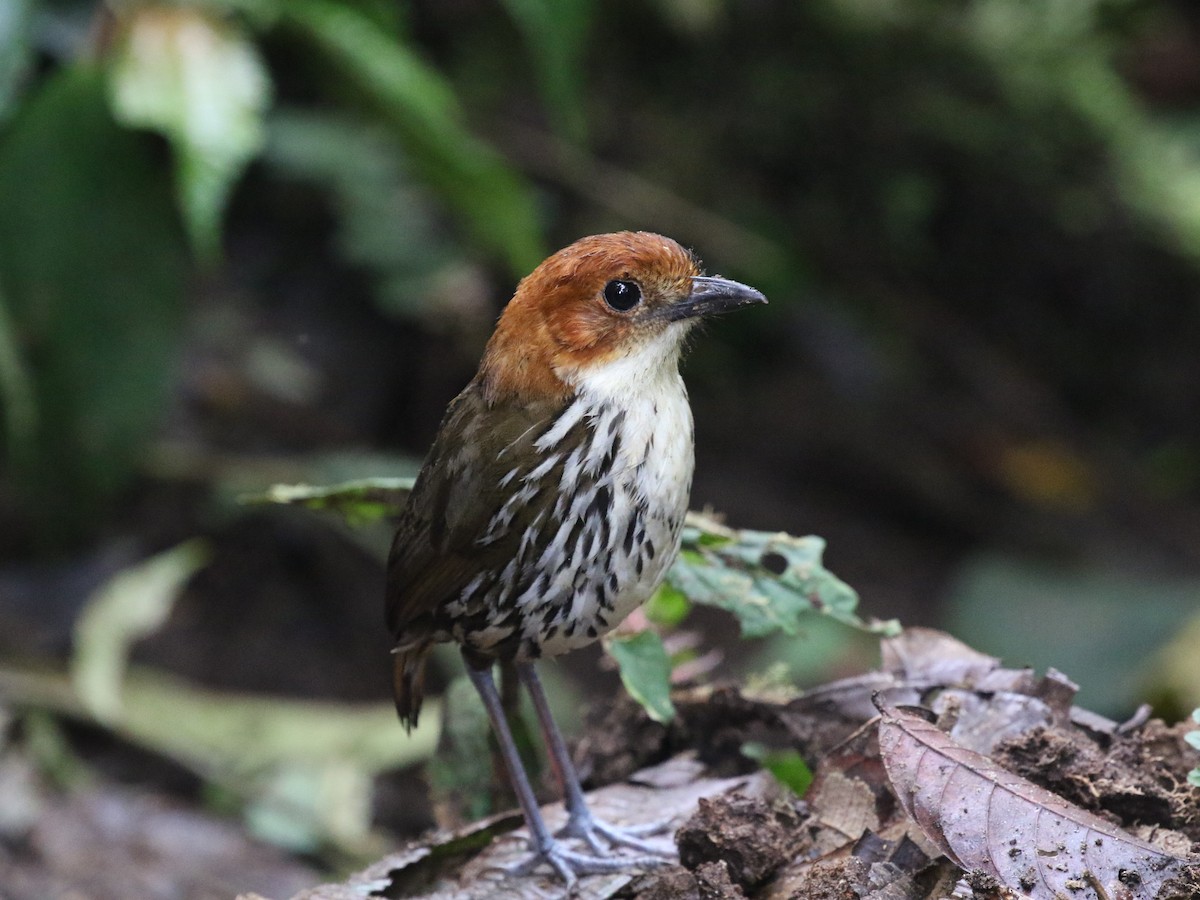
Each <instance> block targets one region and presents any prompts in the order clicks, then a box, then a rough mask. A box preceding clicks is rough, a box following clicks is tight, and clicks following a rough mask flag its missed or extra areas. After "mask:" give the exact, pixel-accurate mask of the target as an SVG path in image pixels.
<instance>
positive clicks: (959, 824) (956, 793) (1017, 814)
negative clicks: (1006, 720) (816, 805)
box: [879, 707, 1192, 900]
mask: <svg viewBox="0 0 1200 900" xmlns="http://www.w3.org/2000/svg"><path fill="white" fill-rule="evenodd" d="M882 714H883V715H882V718H881V720H880V723H879V748H880V754H881V756H882V758H883V762H884V765H885V766H886V767H887V772H888V777H889V778H890V779H891V782H892V786H893V788H894V790H895V792H896V797H897V799H898V800H899V801H900V803H901V805H902V806H903V807H904V809H905V811H906V812H907V813H908V814H909V816H910V817H911V818H912V819H913V821H914V822H916V823H917V825H919V826H920V828H921V829H922V831H924V832H925V834H926V835H927V836H928V837H929V838H930V840H932V841H934V842H935V843H936V844H937V845H938V847H940V848H941V850H942V852H943V853H945V854H946V856H947V857H949V858H950V859H951V860H952V861H954V863H955V864H957V865H958V866H960V867H962V868H963V869H966V870H968V871H981V872H985V873H987V874H990V875H993V876H995V877H996V878H997V879H998V880H999V881H1000V882H1001V883H1003V884H1004V885H1007V886H1008V887H1010V888H1013V889H1016V890H1020V891H1021V892H1023V893H1025V894H1027V895H1029V896H1030V897H1032V898H1034V900H1042V898H1045V900H1057V898H1060V897H1064V896H1068V897H1071V898H1073V900H1105V898H1111V897H1126V898H1129V900H1152V898H1153V897H1154V896H1155V895H1156V894H1157V893H1158V891H1159V889H1160V888H1161V887H1162V885H1163V883H1164V882H1165V881H1167V880H1168V879H1169V878H1171V877H1173V876H1175V875H1177V874H1179V873H1180V872H1181V870H1182V869H1183V867H1184V866H1186V865H1187V864H1188V863H1189V862H1192V860H1188V859H1185V858H1183V857H1179V856H1174V855H1171V854H1169V853H1166V852H1164V851H1163V850H1162V849H1160V848H1159V847H1156V846H1155V845H1153V844H1150V843H1147V842H1146V841H1142V840H1139V839H1138V838H1135V837H1133V836H1132V835H1130V834H1128V833H1126V832H1124V831H1122V830H1120V829H1119V828H1116V827H1114V826H1113V825H1111V824H1109V823H1108V822H1106V821H1104V820H1103V819H1101V818H1099V817H1097V816H1095V815H1092V814H1091V813H1089V812H1087V811H1086V810H1083V809H1081V808H1079V807H1077V806H1074V805H1072V804H1070V803H1067V802H1066V801H1065V800H1063V799H1062V798H1061V797H1058V796H1056V795H1054V794H1052V793H1050V792H1049V791H1047V790H1045V789H1043V788H1040V787H1038V786H1037V785H1035V784H1033V783H1032V782H1029V781H1026V780H1025V779H1023V778H1021V777H1019V776H1017V775H1014V774H1012V773H1011V772H1008V771H1007V770H1005V769H1002V768H1000V767H999V766H998V765H996V763H994V762H992V761H991V760H990V759H988V758H987V757H986V756H982V755H980V754H978V753H976V752H974V751H972V750H968V749H966V748H965V747H962V746H960V745H959V744H957V743H955V742H954V741H953V740H952V739H951V738H950V737H949V736H947V735H946V734H944V733H943V732H941V731H939V730H938V729H937V728H936V727H935V726H934V725H932V724H931V723H930V722H928V721H926V720H925V719H923V718H921V717H920V716H918V715H915V714H913V713H910V712H906V711H903V710H900V709H897V708H895V707H886V708H884V709H883V710H882Z"/></svg>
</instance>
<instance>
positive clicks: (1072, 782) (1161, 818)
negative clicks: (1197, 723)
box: [995, 720, 1200, 841]
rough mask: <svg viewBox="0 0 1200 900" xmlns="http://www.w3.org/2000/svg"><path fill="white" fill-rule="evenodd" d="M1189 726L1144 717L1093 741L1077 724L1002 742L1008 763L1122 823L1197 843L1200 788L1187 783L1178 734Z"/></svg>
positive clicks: (1000, 750) (999, 753)
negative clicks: (1125, 730) (1133, 727)
mask: <svg viewBox="0 0 1200 900" xmlns="http://www.w3.org/2000/svg"><path fill="white" fill-rule="evenodd" d="M1190 728H1191V725H1189V724H1188V723H1182V724H1180V725H1177V726H1168V725H1165V724H1164V723H1162V722H1161V721H1157V720H1154V721H1151V722H1148V723H1147V724H1146V725H1145V727H1143V728H1140V729H1138V730H1137V731H1135V732H1132V733H1129V734H1116V735H1113V736H1112V737H1111V738H1104V739H1102V740H1096V739H1093V738H1091V737H1085V736H1084V734H1083V733H1082V732H1081V731H1079V730H1070V731H1067V730H1063V729H1060V728H1056V727H1044V728H1035V729H1032V730H1031V731H1029V732H1026V733H1025V734H1022V735H1019V736H1017V737H1015V738H1012V739H1010V740H1007V741H1004V742H1002V743H1001V744H999V745H998V747H997V748H996V753H995V758H996V761H997V762H998V763H1000V764H1001V765H1003V766H1004V767H1005V768H1007V769H1010V770H1011V771H1013V772H1016V773H1017V774H1019V775H1022V776H1024V777H1025V778H1028V779H1029V780H1030V781H1032V782H1034V783H1035V784H1039V785H1041V786H1042V787H1044V788H1046V789H1048V790H1051V791H1053V792H1054V793H1056V794H1058V795H1059V796H1061V797H1064V798H1065V799H1067V800H1069V801H1070V802H1072V803H1074V804H1076V805H1078V806H1081V807H1083V808H1084V809H1087V810H1090V811H1092V812H1094V813H1097V814H1099V815H1101V816H1104V817H1106V818H1108V819H1109V820H1111V821H1113V822H1114V823H1115V824H1119V825H1121V826H1122V827H1125V828H1131V827H1134V826H1152V827H1155V828H1164V829H1170V830H1173V831H1178V832H1180V833H1182V834H1184V835H1186V836H1187V837H1188V838H1189V839H1190V840H1192V841H1200V794H1198V792H1197V791H1196V790H1195V789H1194V788H1192V787H1191V786H1190V785H1189V784H1188V783H1187V772H1188V769H1189V768H1191V765H1192V763H1190V762H1189V761H1185V754H1186V753H1187V751H1188V749H1189V748H1188V745H1187V744H1186V743H1185V742H1184V740H1183V735H1184V733H1185V732H1186V731H1188V730H1190Z"/></svg>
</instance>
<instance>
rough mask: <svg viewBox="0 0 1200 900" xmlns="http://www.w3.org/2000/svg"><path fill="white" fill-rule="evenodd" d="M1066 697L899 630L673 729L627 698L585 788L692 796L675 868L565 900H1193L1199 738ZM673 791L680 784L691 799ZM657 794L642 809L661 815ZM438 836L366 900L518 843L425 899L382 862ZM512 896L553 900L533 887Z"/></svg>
mask: <svg viewBox="0 0 1200 900" xmlns="http://www.w3.org/2000/svg"><path fill="white" fill-rule="evenodd" d="M1074 691H1075V687H1074V685H1073V684H1072V683H1071V682H1070V681H1069V680H1068V679H1067V678H1066V677H1065V676H1063V675H1061V674H1060V673H1057V672H1054V671H1051V672H1048V673H1047V674H1046V675H1043V676H1040V677H1038V676H1035V675H1034V673H1033V672H1031V671H1030V670H1027V669H1009V668H1005V667H1003V666H1002V665H1001V663H1000V662H999V661H998V660H996V659H994V658H992V657H988V656H985V655H983V654H979V653H977V652H975V651H973V650H971V649H970V648H969V647H966V646H964V645H963V644H961V643H960V642H958V641H956V640H954V639H953V638H950V637H949V636H947V635H944V634H941V633H939V632H935V631H930V630H926V629H910V630H909V631H907V632H905V633H903V634H901V635H899V636H898V637H894V638H886V639H885V640H884V642H883V666H882V667H881V669H880V670H879V671H876V672H872V673H869V674H867V675H864V676H858V677H856V678H851V679H846V680H843V681H840V682H836V683H833V684H829V685H825V686H824V687H822V688H819V689H816V690H813V691H809V692H807V693H805V694H803V695H801V696H799V697H795V698H792V699H787V700H780V699H778V698H776V697H760V696H756V695H755V694H754V693H753V692H752V691H748V690H742V689H736V688H732V687H718V688H692V689H685V690H677V691H676V692H675V693H674V695H673V700H674V703H675V706H676V709H677V715H676V717H675V718H674V719H672V720H671V721H670V722H655V721H653V720H651V719H650V718H649V717H648V716H647V714H646V713H645V711H644V710H643V709H642V708H641V707H640V706H639V705H637V704H636V703H634V702H633V701H631V700H628V699H626V700H623V701H619V702H617V703H616V704H615V705H613V706H611V707H608V708H607V709H605V710H603V711H602V712H601V714H600V715H599V717H598V718H597V719H595V720H594V721H592V722H591V723H590V727H589V728H588V729H587V732H586V735H585V737H584V739H583V740H582V741H581V742H580V745H579V747H578V748H577V749H578V754H577V755H578V756H579V757H580V759H581V761H582V762H583V763H584V771H585V772H586V773H588V774H589V775H590V783H589V785H588V786H589V787H593V786H595V785H596V784H600V783H610V782H615V784H613V785H612V787H610V788H605V789H602V790H601V791H600V792H599V793H600V794H601V795H602V794H603V792H604V791H611V790H614V789H616V790H618V791H628V790H634V791H645V790H648V789H650V790H655V789H658V788H656V787H655V785H656V784H657V785H659V787H660V788H661V784H662V782H661V781H658V782H656V781H655V779H656V778H658V779H661V778H662V775H661V773H662V772H663V771H671V772H674V773H675V775H674V777H675V778H676V779H677V780H676V781H674V782H672V785H673V789H674V790H675V791H676V793H675V795H674V796H675V797H676V799H677V802H678V801H679V798H682V797H684V796H686V797H687V799H686V802H683V805H682V808H681V807H680V806H678V805H677V806H675V807H672V812H671V815H672V816H674V817H676V825H675V828H676V831H675V843H676V846H677V848H678V850H679V852H680V857H681V862H680V863H679V864H678V865H668V866H665V867H661V868H658V869H655V870H652V871H648V872H643V873H637V872H628V873H624V874H623V876H622V877H621V878H612V877H604V878H600V877H595V878H585V879H583V880H582V881H581V883H580V884H579V886H578V888H577V890H576V893H575V896H577V897H581V898H591V897H595V898H601V897H605V898H608V897H613V898H626V900H632V898H638V900H659V898H667V897H671V898H675V897H679V898H695V900H699V898H768V900H785V898H786V900H792V898H796V900H801V898H804V900H809V898H811V900H833V898H855V900H925V898H929V900H933V898H938V900H941V898H955V900H969V898H975V900H983V898H991V900H998V898H1033V900H1060V898H1071V900H1183V898H1196V897H1200V856H1198V855H1197V854H1196V853H1195V847H1196V846H1197V845H1196V843H1195V842H1196V841H1198V840H1200V797H1198V796H1197V794H1196V792H1195V791H1194V790H1193V789H1191V788H1189V787H1188V785H1187V773H1188V771H1189V769H1191V768H1193V767H1194V766H1195V763H1196V760H1195V750H1193V749H1192V748H1191V747H1190V746H1189V745H1188V743H1187V741H1186V740H1185V739H1184V734H1185V733H1186V732H1187V730H1188V729H1189V728H1190V727H1191V726H1190V725H1189V724H1188V723H1182V724H1181V725H1179V726H1175V727H1168V726H1166V725H1164V724H1163V723H1161V722H1158V721H1156V720H1147V717H1146V716H1145V715H1144V714H1140V715H1138V716H1136V717H1135V718H1134V719H1133V720H1131V721H1130V722H1129V723H1125V724H1121V723H1117V722H1112V721H1110V720H1108V719H1105V718H1104V717H1101V716H1098V715H1096V714H1094V713H1090V712H1088V711H1086V710H1081V709H1079V708H1077V707H1075V706H1074V705H1073V703H1072V701H1073V697H1074ZM875 704H878V705H879V707H880V709H881V711H882V714H881V715H875ZM910 707H917V708H915V709H914V708H910ZM748 745H749V746H751V747H753V748H754V749H753V750H752V755H753V756H757V757H761V756H762V753H763V748H767V749H768V750H769V751H771V752H796V753H799V754H800V755H801V756H803V757H804V758H805V759H806V760H808V761H809V763H810V764H811V765H812V766H813V768H814V779H813V782H812V785H811V787H810V788H809V790H808V792H807V793H806V795H805V796H804V797H803V798H802V799H800V798H797V797H796V796H795V795H794V794H793V793H792V792H791V791H790V790H789V789H787V788H786V787H784V786H783V785H782V784H780V783H778V782H777V781H775V780H774V779H773V778H772V777H771V776H770V775H769V774H767V773H765V772H763V771H760V770H758V764H757V763H756V761H755V760H754V759H751V758H749V757H747V756H746V755H745V753H743V752H742V751H743V750H744V749H746V748H747V747H748ZM685 760H691V761H692V762H690V763H685V762H684V761H685ZM656 773H658V774H656ZM680 778H683V779H684V780H685V781H686V780H687V779H694V780H693V781H692V782H691V784H692V785H693V786H692V788H690V792H689V791H687V790H683V788H682V787H681V784H680V782H679V780H678V779H680ZM722 779H725V780H724V781H722ZM681 791H682V793H681ZM652 796H654V795H643V800H642V802H644V803H649V804H650V805H651V806H652V807H654V806H657V805H658V802H659V801H658V800H657V799H650V797H652ZM662 796H663V797H665V796H666V794H663V795H662ZM549 809H550V810H551V814H552V815H553V814H554V812H553V811H554V810H559V812H560V813H561V808H560V807H558V806H557V805H552V806H551V807H549ZM508 821H509V825H510V826H512V825H515V824H516V822H515V821H514V820H512V819H511V817H510V819H509V820H508ZM439 840H446V837H445V836H442V837H441V838H439V837H437V836H434V837H432V838H428V839H426V841H425V842H416V844H415V845H413V846H410V847H408V848H405V849H404V850H402V851H401V853H400V854H397V855H395V856H394V857H391V859H392V860H393V864H392V868H388V865H389V864H388V863H387V860H384V861H381V862H380V863H379V864H377V865H376V866H375V867H372V869H371V870H368V872H367V873H362V874H361V875H360V876H356V877H357V878H360V879H362V878H365V877H366V876H367V874H370V875H372V876H373V877H374V879H375V880H374V881H373V882H371V884H372V887H371V890H374V891H375V893H374V894H373V895H374V896H439V897H467V896H476V895H477V894H472V893H471V891H472V890H477V887H478V882H477V881H476V880H474V879H475V876H473V875H472V874H471V873H472V872H478V871H480V867H483V868H486V867H487V862H488V860H489V859H493V858H494V857H493V856H492V855H493V854H496V853H507V852H511V851H512V848H513V846H514V842H513V841H512V840H506V839H503V838H500V837H499V836H498V835H497V837H496V840H495V841H494V842H493V843H491V844H489V845H488V846H487V847H485V848H484V849H483V850H482V851H480V852H479V853H478V855H474V856H471V861H470V862H469V863H467V864H466V865H467V867H468V868H467V869H463V868H462V867H461V866H458V867H455V866H451V867H450V868H449V869H447V870H443V871H442V872H441V874H440V877H441V878H442V879H443V880H442V881H441V882H439V884H438V886H437V887H436V890H435V891H434V893H429V894H426V893H422V892H421V890H420V889H415V885H413V884H411V883H409V884H408V885H407V887H402V885H404V884H405V879H404V876H403V871H404V866H402V865H397V864H395V863H396V862H397V861H399V860H400V859H402V858H403V856H404V854H406V853H407V854H409V856H410V857H411V856H412V854H413V853H414V848H420V847H424V848H425V850H426V851H427V852H428V851H429V848H431V847H436V846H438V841H439ZM519 844H520V842H519V841H518V842H516V846H518V847H519ZM381 873H382V880H380V879H381ZM365 883H366V882H364V881H363V880H359V881H357V882H356V881H355V880H354V879H351V881H350V882H347V883H346V884H344V885H331V886H328V887H327V888H318V889H315V890H313V891H310V892H306V893H304V894H302V895H299V896H300V897H302V898H304V900H312V898H318V897H337V896H348V894H345V893H342V892H344V891H345V890H346V889H347V887H348V886H350V885H354V884H357V885H359V886H360V890H361V886H362V885H364V884H365ZM430 887H432V886H430ZM491 887H492V888H493V889H495V888H496V885H495V884H492V885H491ZM505 890H506V891H507V894H506V895H509V896H539V897H541V896H559V895H561V890H558V891H557V893H556V888H555V886H554V885H553V883H552V882H551V881H549V880H548V879H546V878H545V877H544V876H539V875H534V876H530V879H529V880H528V881H526V880H525V879H514V880H512V881H510V882H507V883H506V884H505ZM361 895H362V894H361V893H360V894H359V896H361Z"/></svg>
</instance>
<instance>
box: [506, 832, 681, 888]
mask: <svg viewBox="0 0 1200 900" xmlns="http://www.w3.org/2000/svg"><path fill="white" fill-rule="evenodd" d="M597 852H598V853H599V854H607V853H610V852H611V851H597ZM655 852H656V853H659V854H661V853H662V851H661V850H656V851H655ZM664 862H666V859H665V858H664V857H663V856H661V855H656V856H609V855H596V856H593V855H592V854H590V853H576V852H575V851H573V850H568V849H567V848H566V847H565V846H563V844H562V842H560V841H557V840H554V839H553V838H551V839H550V840H549V841H548V842H546V844H545V845H544V846H541V847H536V846H535V847H533V852H532V853H530V855H529V856H528V858H526V859H523V860H521V861H520V862H518V863H514V864H513V865H511V866H504V867H503V868H502V871H503V872H505V873H506V874H508V875H517V876H521V875H528V874H530V873H531V872H533V871H534V870H535V869H537V868H539V867H540V866H544V865H546V866H550V868H552V869H553V870H554V871H555V872H557V873H558V876H559V877H560V878H561V879H562V880H563V881H564V882H565V883H566V885H567V887H572V886H573V885H574V884H575V882H576V881H577V880H578V879H579V878H580V877H581V876H584V875H608V874H612V873H613V872H624V871H626V870H628V869H648V868H652V867H654V866H661V865H662V864H663V863H664Z"/></svg>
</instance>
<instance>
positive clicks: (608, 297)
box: [604, 281, 642, 312]
mask: <svg viewBox="0 0 1200 900" xmlns="http://www.w3.org/2000/svg"><path fill="white" fill-rule="evenodd" d="M604 302H605V303H607V304H608V305H609V306H611V307H612V308H613V309H615V310H618V311H620V312H628V311H629V310H631V309H633V308H634V307H635V306H637V305H638V304H639V303H641V302H642V289H641V288H640V287H638V286H637V285H636V284H634V283H633V282H632V281H610V282H609V283H608V284H606V285H605V286H604Z"/></svg>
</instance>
